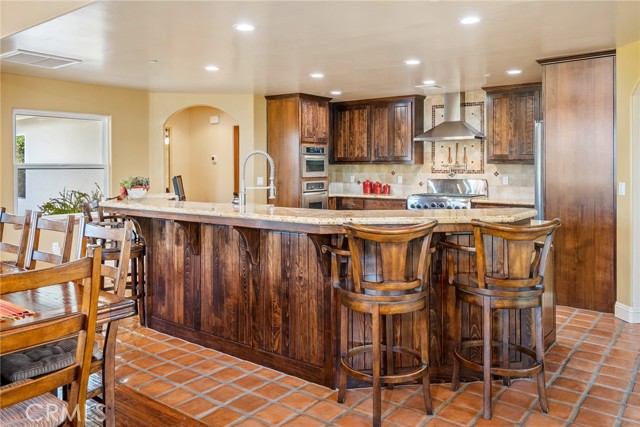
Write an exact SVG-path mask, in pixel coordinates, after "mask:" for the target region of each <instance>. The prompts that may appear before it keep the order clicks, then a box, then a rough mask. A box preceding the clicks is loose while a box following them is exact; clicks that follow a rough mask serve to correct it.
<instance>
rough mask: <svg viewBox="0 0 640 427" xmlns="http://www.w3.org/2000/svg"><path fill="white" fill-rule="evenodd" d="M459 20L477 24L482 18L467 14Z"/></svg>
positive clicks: (464, 23) (468, 23) (465, 23)
mask: <svg viewBox="0 0 640 427" xmlns="http://www.w3.org/2000/svg"><path fill="white" fill-rule="evenodd" d="M459 22H460V23H461V24H463V25H471V24H477V23H478V22H480V18H478V17H477V16H465V17H464V18H462V19H461V20H460V21H459Z"/></svg>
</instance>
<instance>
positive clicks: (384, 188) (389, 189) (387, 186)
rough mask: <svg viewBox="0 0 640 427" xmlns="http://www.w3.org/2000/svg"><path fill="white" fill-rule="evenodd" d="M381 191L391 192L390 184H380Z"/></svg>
mask: <svg viewBox="0 0 640 427" xmlns="http://www.w3.org/2000/svg"><path fill="white" fill-rule="evenodd" d="M382 193H384V194H391V186H390V185H389V184H385V185H383V186H382Z"/></svg>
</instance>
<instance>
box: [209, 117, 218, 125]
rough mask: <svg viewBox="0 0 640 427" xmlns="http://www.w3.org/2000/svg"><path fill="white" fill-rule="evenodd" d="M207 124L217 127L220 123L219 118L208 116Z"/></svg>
mask: <svg viewBox="0 0 640 427" xmlns="http://www.w3.org/2000/svg"><path fill="white" fill-rule="evenodd" d="M209 123H211V124H212V125H217V124H218V123H220V116H209Z"/></svg>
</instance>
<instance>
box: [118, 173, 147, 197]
mask: <svg viewBox="0 0 640 427" xmlns="http://www.w3.org/2000/svg"><path fill="white" fill-rule="evenodd" d="M148 190H149V177H145V176H130V177H128V178H125V179H123V180H121V181H120V194H121V195H123V196H124V195H128V196H130V197H132V198H134V199H138V198H140V197H142V196H144V195H145V194H146V192H147V191H148Z"/></svg>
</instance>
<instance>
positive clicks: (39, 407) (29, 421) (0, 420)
mask: <svg viewBox="0 0 640 427" xmlns="http://www.w3.org/2000/svg"><path fill="white" fill-rule="evenodd" d="M29 381H31V380H22V381H18V382H15V383H12V384H7V385H4V386H2V387H0V389H7V388H10V387H15V386H16V385H18V384H22V383H26V382H29ZM66 418H67V403H66V402H64V401H62V400H60V399H58V398H57V397H55V396H54V395H53V394H51V393H45V394H43V395H40V396H36V397H34V398H32V399H29V400H25V401H22V402H18V403H16V404H13V405H11V406H8V407H6V408H3V409H1V410H0V426H2V427H55V426H59V425H61V424H62V423H64V422H65V420H66Z"/></svg>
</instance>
